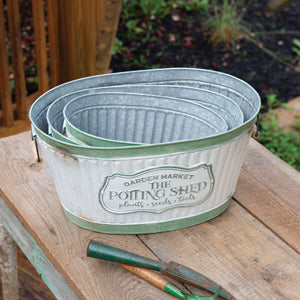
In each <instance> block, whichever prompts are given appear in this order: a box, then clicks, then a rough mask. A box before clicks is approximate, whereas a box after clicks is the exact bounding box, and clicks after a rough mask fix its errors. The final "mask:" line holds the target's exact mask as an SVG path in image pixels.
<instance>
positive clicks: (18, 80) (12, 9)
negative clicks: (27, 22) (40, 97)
mask: <svg viewBox="0 0 300 300" xmlns="http://www.w3.org/2000/svg"><path fill="white" fill-rule="evenodd" d="M7 13H8V26H9V34H10V44H11V55H12V65H13V74H14V82H15V97H16V104H17V118H18V119H26V118H27V103H26V83H25V74H24V67H23V51H22V47H21V26H20V11H19V1H18V0H8V1H7Z"/></svg>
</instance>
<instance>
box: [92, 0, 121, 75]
mask: <svg viewBox="0 0 300 300" xmlns="http://www.w3.org/2000/svg"><path fill="white" fill-rule="evenodd" d="M121 8H122V0H121V1H120V0H115V1H98V2H97V7H96V9H97V12H98V13H97V15H98V19H97V21H98V25H97V28H98V35H97V45H96V47H97V48H96V70H97V72H98V73H99V74H103V73H107V71H108V70H109V65H110V61H111V52H112V48H113V45H114V42H115V37H116V33H117V30H118V24H119V18H120V13H121Z"/></svg>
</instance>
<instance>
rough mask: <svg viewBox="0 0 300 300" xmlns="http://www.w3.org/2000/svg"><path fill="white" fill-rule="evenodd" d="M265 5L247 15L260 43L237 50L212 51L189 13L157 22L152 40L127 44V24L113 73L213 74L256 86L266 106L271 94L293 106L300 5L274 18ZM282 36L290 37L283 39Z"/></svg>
mask: <svg viewBox="0 0 300 300" xmlns="http://www.w3.org/2000/svg"><path fill="white" fill-rule="evenodd" d="M265 3H266V1H252V2H251V4H250V5H249V7H248V8H247V11H246V13H245V14H244V19H245V21H246V22H247V23H248V25H249V26H250V27H251V31H252V32H256V33H260V35H258V36H256V37H255V40H256V42H255V43H252V42H249V41H247V40H245V39H241V40H240V41H239V42H238V43H237V44H235V45H234V46H233V47H226V46H225V45H218V46H216V47H212V45H211V44H210V43H209V42H208V37H207V35H206V32H205V30H204V28H203V23H202V22H201V21H202V20H201V17H200V16H191V15H190V14H189V12H187V11H184V10H182V11H175V12H173V14H170V15H168V16H167V17H165V18H164V19H163V20H156V21H157V32H156V34H155V35H153V36H151V37H150V38H149V37H146V34H145V36H144V37H143V36H142V37H141V38H136V37H134V36H132V37H131V38H128V34H127V31H128V28H127V27H126V22H125V21H124V20H122V19H121V21H120V24H119V29H118V34H117V37H118V39H119V40H120V41H122V43H123V47H124V50H123V53H119V54H116V55H114V56H113V57H112V61H111V69H112V71H113V72H119V71H126V70H136V69H147V68H154V67H197V68H205V69H213V70H217V71H222V72H226V73H228V74H231V75H234V76H237V77H239V78H241V79H243V80H245V81H246V82H248V83H249V84H251V85H252V86H253V87H254V88H255V89H256V90H257V91H258V92H259V94H260V95H261V97H262V101H263V103H265V102H266V95H269V94H276V95H277V98H278V100H280V101H282V102H288V101H289V100H291V99H293V98H294V97H296V96H299V95H300V76H299V70H298V72H297V65H298V64H299V62H300V60H299V56H297V55H296V53H295V52H294V51H293V50H292V47H294V46H295V45H294V43H293V39H295V38H298V39H300V32H299V28H300V18H299V15H300V1H295V2H292V3H291V4H290V5H288V6H285V7H284V8H282V9H281V10H279V11H276V12H275V13H273V14H271V15H266V14H265V13H264V6H265ZM174 16H175V17H174ZM142 25H143V24H142ZM282 31H284V32H286V33H279V32H282ZM270 32H278V34H270ZM288 32H294V33H293V34H289V33H288ZM264 48H267V49H268V50H269V51H271V53H272V55H273V56H272V55H270V54H267V53H266V52H265V51H264ZM274 56H277V57H278V58H279V60H284V61H286V63H287V64H288V65H289V66H291V67H290V68H289V67H287V64H284V63H282V62H280V61H279V60H278V59H276V58H275V57H274ZM298 68H299V66H298Z"/></svg>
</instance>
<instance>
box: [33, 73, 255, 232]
mask: <svg viewBox="0 0 300 300" xmlns="http://www.w3.org/2000/svg"><path fill="white" fill-rule="evenodd" d="M165 83H167V85H170V84H174V85H175V86H176V88H177V87H178V86H179V87H180V86H181V84H183V83H184V84H185V85H188V86H195V87H196V86H197V87H199V86H200V87H201V88H203V87H204V86H205V88H207V89H208V90H210V91H212V90H213V91H214V92H217V93H219V94H220V93H221V94H222V95H225V96H226V97H227V96H228V97H229V98H231V99H232V100H234V101H235V102H236V103H237V104H238V105H239V107H240V108H241V111H242V112H243V115H244V122H243V123H242V124H241V125H238V126H236V127H235V128H231V129H229V130H227V131H226V132H223V133H220V134H216V135H213V136H209V137H202V138H199V139H191V140H184V141H172V142H169V143H162V144H149V145H144V144H141V145H131V146H123V147H92V146H86V145H82V144H74V142H70V140H69V139H68V138H67V137H64V136H63V135H62V136H61V137H60V139H57V138H56V137H54V136H51V135H49V134H48V126H49V125H48V122H47V118H46V114H47V110H48V108H49V106H50V105H51V104H52V103H53V101H55V100H56V99H58V98H60V97H63V96H64V95H67V94H70V93H74V92H76V91H81V90H87V89H94V88H98V87H103V86H116V85H125V84H143V85H145V84H155V85H157V84H165ZM217 88H218V89H219V90H217ZM259 108H260V98H259V96H258V94H257V92H256V91H255V90H254V89H253V88H252V87H251V86H249V85H248V84H247V83H245V82H243V81H241V80H240V79H238V78H235V77H233V76H230V75H227V74H224V73H219V72H214V71H208V70H201V69H188V68H173V69H159V70H145V71H133V72H123V73H116V74H107V75H100V76H93V77H88V78H83V79H79V80H74V81H72V82H69V83H66V84H63V85H60V86H58V87H56V88H54V89H52V90H50V91H48V92H47V93H45V94H44V95H42V96H41V97H39V98H38V99H37V100H36V102H35V103H34V104H33V105H32V107H31V109H30V119H31V122H32V132H33V136H34V137H36V138H37V140H38V142H39V147H40V148H41V149H42V153H43V157H44V159H45V161H47V163H48V165H49V169H50V172H51V174H52V177H53V181H54V183H55V186H56V189H57V192H58V196H59V199H60V202H61V204H62V207H63V209H64V211H65V213H66V215H67V216H68V218H69V219H70V220H71V221H72V222H74V223H75V224H77V225H78V226H81V227H84V228H87V229H90V230H95V231H100V232H107V233H119V234H120V233H126V234H128V233H149V232H160V231H166V230H173V229H178V228H183V227H186V226H191V225H195V224H199V223H201V222H204V221H207V220H209V219H211V218H214V217H216V216H217V215H219V214H220V213H222V212H223V211H224V210H225V209H226V208H227V207H228V206H229V204H230V200H231V196H232V194H233V192H234V190H235V186H236V182H237V179H238V176H239V172H240V168H241V165H242V162H243V159H244V156H245V153H246V149H247V146H248V142H249V138H250V136H251V133H252V131H253V129H254V126H255V121H256V117H257V114H258V111H259Z"/></svg>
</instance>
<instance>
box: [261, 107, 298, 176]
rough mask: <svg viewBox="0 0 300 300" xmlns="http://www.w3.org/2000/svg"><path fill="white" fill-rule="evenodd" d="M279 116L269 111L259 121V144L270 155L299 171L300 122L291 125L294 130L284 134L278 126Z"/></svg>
mask: <svg viewBox="0 0 300 300" xmlns="http://www.w3.org/2000/svg"><path fill="white" fill-rule="evenodd" d="M278 120H279V116H278V114H276V113H274V111H272V110H271V112H269V114H268V116H265V117H263V119H262V120H261V127H262V130H261V134H260V138H259V140H258V141H259V142H260V143H261V144H263V145H264V146H265V147H266V148H267V149H269V150H270V151H271V152H272V153H274V154H275V155H277V156H278V157H280V158H281V159H283V160H284V161H285V162H287V163H288V164H289V165H291V166H292V167H294V168H295V169H296V170H298V171H300V151H299V149H300V122H299V121H296V122H295V123H294V124H293V128H294V130H289V131H288V132H285V131H284V130H283V128H282V127H280V126H279V125H278Z"/></svg>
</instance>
